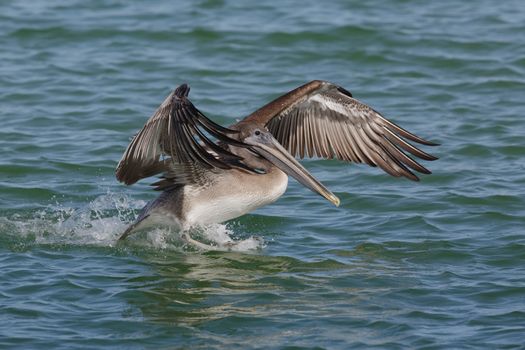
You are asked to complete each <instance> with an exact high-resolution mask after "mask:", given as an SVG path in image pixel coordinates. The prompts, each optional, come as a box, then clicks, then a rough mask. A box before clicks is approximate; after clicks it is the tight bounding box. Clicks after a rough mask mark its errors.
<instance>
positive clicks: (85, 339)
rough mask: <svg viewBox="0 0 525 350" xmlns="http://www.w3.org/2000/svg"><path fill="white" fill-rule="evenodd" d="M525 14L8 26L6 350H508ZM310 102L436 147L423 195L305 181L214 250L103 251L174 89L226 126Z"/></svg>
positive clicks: (515, 332)
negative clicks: (186, 89)
mask: <svg viewBox="0 0 525 350" xmlns="http://www.w3.org/2000/svg"><path fill="white" fill-rule="evenodd" d="M524 33H525V6H524V5H523V3H522V1H517V0H509V1H500V2H492V1H476V2H459V1H450V0H445V1H440V2H419V1H410V0H407V1H395V2H387V1H367V2H346V1H331V2H329V3H328V2H326V3H322V2H318V1H307V2H304V1H290V2H287V3H286V5H283V4H282V3H281V2H278V1H274V2H268V3H258V4H249V5H248V4H239V3H238V2H235V1H220V0H209V1H198V2H170V1H159V2H154V3H153V2H143V3H135V2H133V3H132V2H130V3H128V2H124V1H93V2H83V1H70V2H63V1H31V2H29V1H19V2H0V47H1V49H0V62H1V63H0V123H1V124H0V152H1V155H2V157H1V159H0V348H5V349H11V348H20V349H31V348H42V349H50V348H54V349H86V348H93V349H102V348H104V349H105V348H115V349H121V348H122V349H144V348H150V349H172V348H206V349H207V348H217V349H236V348H238V349H250V348H289V349H292V348H319V349H321V348H323V349H324V348H326V349H349V348H352V349H359V348H361V349H370V348H374V349H416V348H417V349H452V348H462V349H480V348H487V349H496V348H501V349H523V348H524V347H525V345H524V344H525V340H524V339H525V336H524V334H525V159H524V158H525V157H524V156H525V143H524V135H525V118H524V114H525V107H524V101H525V35H524ZM312 79H325V80H330V81H333V82H335V83H338V84H340V85H342V86H344V87H345V88H347V89H348V90H350V91H352V93H353V94H354V96H356V97H357V98H359V99H361V100H362V101H364V102H366V103H368V104H370V105H372V106H373V107H374V108H376V109H378V110H379V111H381V112H382V113H383V114H384V115H385V116H387V117H388V118H390V119H392V120H394V121H396V122H398V123H399V124H401V125H402V126H405V127H407V128H408V129H410V130H411V131H414V132H416V133H418V134H420V135H421V136H423V137H425V138H428V139H431V140H433V141H436V142H440V143H441V144H442V146H440V147H438V148H433V149H432V150H431V151H432V153H435V154H436V155H437V156H439V157H440V159H439V160H438V161H436V162H432V163H427V165H428V166H429V167H430V168H431V169H432V170H433V172H434V174H433V175H431V176H426V177H424V178H423V179H422V181H421V182H420V183H413V182H410V181H406V180H401V179H395V178H391V177H389V176H387V175H386V174H383V173H381V172H380V171H379V170H377V169H371V168H367V167H364V166H356V165H348V164H342V163H338V162H333V161H322V160H315V161H307V162H304V164H305V165H306V166H307V167H308V168H309V169H310V170H311V171H312V172H313V173H314V174H315V175H316V176H317V177H318V178H320V179H321V180H322V181H323V182H324V183H325V184H326V185H327V186H328V187H329V188H330V189H332V190H333V192H334V193H335V194H336V195H338V196H339V197H340V198H341V200H342V204H341V206H340V207H339V208H335V207H333V206H332V205H331V204H330V203H328V202H326V201H324V200H323V199H322V198H320V197H319V196H316V195H314V194H312V193H311V192H310V191H308V190H306V189H304V188H302V187H301V186H299V185H298V184H297V183H296V182H294V181H290V185H289V189H288V192H287V193H286V194H285V195H284V196H283V197H282V198H281V199H280V200H279V201H278V202H276V203H275V204H273V205H271V206H268V207H265V208H262V209H260V210H258V211H256V212H254V213H253V214H250V215H246V216H244V217H241V218H239V219H236V220H233V221H231V222H229V223H227V224H225V225H217V226H214V227H211V228H207V229H206V232H205V234H207V235H212V236H213V235H215V236H217V237H219V236H220V237H224V236H225V235H230V236H231V237H233V238H235V239H246V240H247V241H249V240H250V237H252V236H253V237H257V238H258V239H259V240H261V241H262V242H264V243H263V246H262V248H261V247H259V249H252V248H255V246H246V247H245V249H241V251H237V252H220V251H215V252H199V251H195V250H191V249H185V248H183V247H180V245H177V244H176V243H174V242H173V241H172V240H170V239H169V237H170V236H169V234H168V232H161V231H154V232H151V233H149V234H147V235H145V236H143V237H142V238H140V239H137V240H135V241H133V242H128V243H126V244H124V245H118V246H116V245H115V238H116V237H117V235H118V234H119V233H120V232H122V230H123V229H124V228H125V227H126V224H127V223H129V222H130V221H131V220H132V219H133V217H134V216H135V215H136V214H137V212H138V209H140V208H141V207H142V205H144V204H145V203H146V201H147V200H149V199H151V198H153V197H154V196H155V193H153V191H151V190H149V186H148V184H149V182H148V181H144V182H142V183H140V184H139V185H136V186H133V187H129V188H128V187H125V186H123V185H121V184H119V183H117V181H116V180H115V179H114V168H115V166H116V163H117V161H118V160H119V159H120V156H121V154H122V152H123V151H124V148H125V147H126V145H127V142H128V141H129V138H130V136H131V135H133V134H134V133H135V132H136V131H137V130H138V129H139V128H140V127H141V126H142V125H143V123H144V122H145V120H146V118H147V117H148V116H149V115H150V114H151V113H152V112H153V110H154V109H155V108H156V107H157V106H158V105H159V104H160V102H161V101H162V99H163V98H164V96H165V95H167V93H168V92H169V91H170V90H171V89H173V88H174V87H175V86H177V85H178V84H180V83H183V82H187V83H189V84H190V85H191V87H192V92H191V95H190V97H191V98H192V100H193V101H194V102H195V104H196V105H197V106H198V107H199V108H200V109H201V110H202V111H203V112H204V113H206V114H207V115H208V116H210V117H211V118H213V119H214V120H216V121H219V122H221V123H222V124H229V123H232V122H233V121H234V120H235V119H236V118H241V117H242V116H244V115H246V114H248V113H250V112H251V111H253V110H255V109H256V108H258V107H260V106H261V105H262V104H264V103H265V102H267V101H269V100H271V99H272V98H274V97H277V96H278V95H279V94H281V93H284V92H286V91H288V90H290V89H292V88H294V87H296V86H298V85H300V84H302V83H305V82H307V81H309V80H312Z"/></svg>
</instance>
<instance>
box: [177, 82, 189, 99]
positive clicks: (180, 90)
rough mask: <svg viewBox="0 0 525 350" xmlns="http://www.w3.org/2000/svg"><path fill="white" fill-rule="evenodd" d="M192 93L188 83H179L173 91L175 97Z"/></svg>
mask: <svg viewBox="0 0 525 350" xmlns="http://www.w3.org/2000/svg"><path fill="white" fill-rule="evenodd" d="M189 94H190V86H189V85H188V84H186V83H184V84H181V85H179V86H178V87H177V88H176V89H175V91H174V92H173V95H174V97H178V98H181V97H188V95H189Z"/></svg>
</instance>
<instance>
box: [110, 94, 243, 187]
mask: <svg viewBox="0 0 525 350" xmlns="http://www.w3.org/2000/svg"><path fill="white" fill-rule="evenodd" d="M189 91H190V88H189V86H188V85H186V84H183V85H181V86H179V87H178V88H177V89H175V91H173V92H172V93H171V94H170V95H169V96H168V97H167V98H166V99H165V100H164V102H163V103H162V104H161V105H160V107H159V108H158V109H157V110H156V111H155V113H154V114H153V116H151V118H150V119H149V120H148V121H147V122H146V124H145V125H144V127H143V128H142V129H141V130H140V131H139V132H138V133H137V135H136V136H135V137H134V138H133V140H132V141H131V143H130V144H129V146H128V147H127V149H126V151H125V152H124V155H123V156H122V159H121V160H120V162H119V164H118V166H117V170H116V177H117V179H118V180H119V181H121V182H124V183H125V184H127V185H131V184H133V183H135V182H137V181H138V180H140V179H143V178H145V177H149V176H153V175H156V174H159V173H162V172H165V171H168V170H169V169H170V163H178V164H192V163H197V164H199V166H202V167H203V168H206V169H212V168H220V169H229V168H230V165H229V164H228V161H238V160H239V157H238V156H236V155H234V154H232V153H230V152H228V151H227V150H226V149H224V148H222V147H220V146H218V145H217V144H216V143H215V142H213V141H212V140H211V139H210V138H209V137H208V136H207V134H209V135H211V136H213V137H215V138H217V139H218V140H220V141H222V142H225V143H227V144H232V145H236V146H241V147H243V146H245V145H244V144H243V143H242V142H239V141H236V140H234V139H232V138H231V137H229V136H228V135H232V134H235V133H237V132H238V131H236V130H231V129H228V128H225V127H222V126H220V125H218V124H216V123H214V122H212V121H211V120H210V119H208V118H207V117H206V116H205V115H204V114H202V113H201V112H200V111H199V110H198V109H197V108H196V107H195V106H194V105H193V104H192V103H191V101H190V100H189V99H188V94H189ZM206 133H207V134H206ZM167 157H170V158H167ZM166 158H167V159H166Z"/></svg>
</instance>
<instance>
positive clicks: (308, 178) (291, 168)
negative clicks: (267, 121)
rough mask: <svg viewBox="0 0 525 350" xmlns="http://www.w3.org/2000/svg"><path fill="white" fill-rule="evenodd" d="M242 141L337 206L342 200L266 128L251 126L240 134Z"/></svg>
mask: <svg viewBox="0 0 525 350" xmlns="http://www.w3.org/2000/svg"><path fill="white" fill-rule="evenodd" d="M239 136H240V138H241V141H242V142H244V143H245V144H247V145H250V146H251V148H250V149H251V150H252V151H253V152H255V153H257V155H259V156H261V157H262V158H264V159H266V160H267V161H269V162H270V163H272V164H273V165H275V166H276V167H278V168H279V169H281V170H282V171H283V172H285V173H286V174H288V175H289V176H291V177H293V178H294V179H296V180H297V181H299V183H301V184H302V185H303V186H305V187H307V188H309V189H310V190H312V191H313V192H315V193H318V194H319V195H321V196H323V197H324V198H326V199H327V200H329V201H330V202H332V203H333V204H334V205H335V206H339V203H340V200H339V198H337V197H336V196H335V195H334V194H333V193H332V192H331V191H330V190H329V189H327V188H326V187H325V186H324V185H323V184H322V183H321V182H320V181H319V180H317V179H316V178H315V177H314V176H313V175H312V174H310V173H309V172H308V170H306V169H305V168H304V167H303V166H302V165H301V164H300V163H299V162H298V161H297V160H295V158H294V157H293V156H292V155H291V154H290V153H289V152H288V151H287V150H286V149H284V147H283V146H281V144H280V143H279V141H277V140H276V139H275V137H273V135H272V134H271V133H270V132H269V131H268V129H266V128H265V127H261V126H257V125H249V127H247V128H243V130H241V132H240V135H239Z"/></svg>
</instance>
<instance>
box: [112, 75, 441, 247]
mask: <svg viewBox="0 0 525 350" xmlns="http://www.w3.org/2000/svg"><path fill="white" fill-rule="evenodd" d="M189 90H190V88H189V86H188V85H186V84H183V85H181V86H179V87H178V88H177V89H175V90H174V91H173V92H172V93H171V94H170V95H169V96H168V97H167V98H166V99H165V100H164V102H163V103H162V104H161V105H160V107H159V108H158V109H157V110H156V112H155V113H154V114H153V116H151V117H150V119H149V120H148V121H147V122H146V124H145V125H144V127H143V128H142V129H141V130H140V131H139V132H138V133H137V135H136V136H135V137H134V138H133V139H132V141H131V142H130V144H129V146H128V147H127V149H126V151H125V152H124V155H123V156H122V159H121V160H120V162H119V164H118V166H117V171H116V177H117V179H118V180H119V181H121V182H124V183H125V184H127V185H131V184H133V183H135V182H137V181H138V180H140V179H143V178H147V177H151V176H155V175H159V174H160V175H161V179H160V180H159V181H157V182H155V183H154V184H153V186H155V189H156V190H158V191H161V193H160V195H159V197H158V198H156V199H154V200H152V201H151V202H149V203H148V204H147V205H146V206H145V207H144V208H143V209H142V211H141V213H140V214H139V216H138V218H137V220H136V221H135V222H134V223H133V224H132V225H131V226H130V227H128V229H127V230H126V231H125V232H124V233H123V234H122V235H121V236H120V238H119V240H122V239H124V238H126V237H127V236H128V235H129V234H131V233H132V232H135V231H138V230H141V229H144V228H146V227H149V226H152V225H166V226H171V227H175V228H177V229H179V230H181V231H186V230H188V229H189V228H191V227H193V226H200V225H208V224H213V223H220V222H224V221H227V220H230V219H233V218H236V217H239V216H242V215H244V214H246V213H249V212H251V211H253V210H255V209H257V208H260V207H262V206H265V205H267V204H270V203H272V202H274V201H276V200H277V199H278V198H279V197H281V196H282V195H283V193H284V192H285V191H286V188H287V185H288V176H291V177H293V178H294V179H296V180H297V181H298V182H299V183H301V184H302V185H304V186H305V187H307V188H309V189H310V190H312V191H313V192H315V193H318V194H319V195H321V196H322V197H324V198H325V199H327V200H328V201H330V202H332V203H333V204H334V205H336V206H338V205H339V203H340V201H339V198H337V197H336V196H335V195H334V194H333V193H332V192H331V191H330V190H328V189H327V188H326V187H325V186H324V185H323V184H322V183H321V182H320V181H318V180H317V179H316V178H315V177H314V176H313V175H312V174H310V173H309V172H308V171H307V170H306V169H305V168H304V167H303V166H302V165H301V164H300V163H299V162H298V161H297V160H296V159H295V156H298V157H299V158H301V159H302V158H304V157H320V158H325V159H334V158H335V159H338V160H341V161H346V162H354V163H365V164H368V165H370V166H374V167H375V166H379V167H380V168H381V169H383V170H384V171H386V172H387V173H388V174H390V175H392V176H396V177H406V178H408V179H411V180H414V181H418V180H419V178H418V177H417V176H416V175H415V174H414V172H413V171H417V172H419V173H423V174H430V171H429V170H428V169H426V168H425V167H423V166H422V165H421V164H419V163H418V162H417V161H415V160H414V159H413V158H412V156H415V157H418V158H421V159H424V160H435V159H437V158H436V157H434V156H432V155H430V154H428V153H426V152H424V151H422V150H420V149H419V148H417V147H415V146H413V145H412V144H411V143H409V142H408V141H407V140H409V141H413V142H416V143H419V144H424V145H430V146H432V145H436V144H434V143H432V142H429V141H426V140H424V139H422V138H420V137H419V136H416V135H414V134H412V133H410V132H408V131H407V130H405V129H403V128H401V127H399V126H398V125H396V124H394V123H393V122H391V121H389V120H387V119H385V118H384V117H383V116H382V115H381V114H379V113H378V112H377V111H375V110H374V109H372V108H370V107H369V106H367V105H365V104H363V103H362V102H360V101H358V100H357V99H354V98H353V96H352V94H351V93H350V92H349V91H347V90H345V89H344V88H342V87H340V86H337V85H335V84H332V83H329V82H326V81H320V80H314V81H311V82H309V83H307V84H305V85H302V86H300V87H298V88H296V89H294V90H292V91H290V92H288V93H287V94H285V95H282V96H281V97H279V98H277V99H276V100H274V101H272V102H270V103H268V104H266V105H265V106H263V107H262V108H260V109H258V110H256V111H255V112H253V113H252V114H250V115H249V116H247V117H246V118H244V119H243V120H241V121H239V122H238V123H236V124H233V125H231V126H230V127H228V128H226V127H223V126H220V125H218V124H216V123H214V122H213V121H211V120H210V119H208V118H207V117H206V116H205V115H204V114H203V113H202V112H200V111H199V110H198V109H197V108H196V107H195V106H194V105H193V104H192V102H191V101H190V100H189V99H188V94H189Z"/></svg>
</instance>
